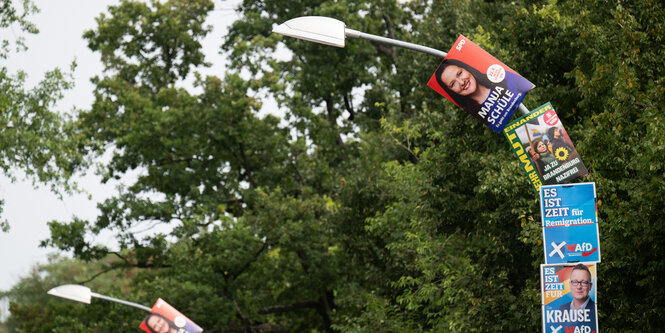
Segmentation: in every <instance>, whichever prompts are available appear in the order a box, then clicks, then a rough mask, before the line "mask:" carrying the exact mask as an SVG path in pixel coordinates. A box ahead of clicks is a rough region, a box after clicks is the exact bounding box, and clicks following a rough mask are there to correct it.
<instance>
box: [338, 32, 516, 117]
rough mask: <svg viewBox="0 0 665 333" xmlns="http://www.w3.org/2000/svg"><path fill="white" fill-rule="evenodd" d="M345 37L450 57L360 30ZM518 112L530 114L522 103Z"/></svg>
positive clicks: (419, 46) (425, 47) (429, 48)
mask: <svg viewBox="0 0 665 333" xmlns="http://www.w3.org/2000/svg"><path fill="white" fill-rule="evenodd" d="M344 35H346V37H351V38H362V39H367V40H370V41H374V42H379V43H383V44H388V45H394V46H398V47H402V48H405V49H409V50H414V51H418V52H423V53H427V54H430V55H433V56H437V57H439V58H445V57H446V55H448V53H446V52H443V51H439V50H437V49H433V48H431V47H427V46H422V45H418V44H413V43H408V42H403V41H401V40H396V39H392V38H386V37H381V36H377V35H372V34H368V33H364V32H360V31H358V30H353V29H349V28H344ZM518 110H519V111H520V113H522V114H523V115H525V114H527V113H529V109H527V108H526V106H524V104H522V103H520V105H519V107H518Z"/></svg>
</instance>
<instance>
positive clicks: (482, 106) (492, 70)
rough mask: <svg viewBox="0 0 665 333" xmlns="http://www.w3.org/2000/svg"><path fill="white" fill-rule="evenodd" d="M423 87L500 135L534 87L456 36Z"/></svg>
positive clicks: (491, 57)
mask: <svg viewBox="0 0 665 333" xmlns="http://www.w3.org/2000/svg"><path fill="white" fill-rule="evenodd" d="M427 85H428V86H429V87H430V88H432V89H434V90H436V91H437V92H438V93H439V94H441V95H443V96H444V97H445V98H447V99H449V100H450V101H451V102H453V103H455V105H457V106H459V107H461V108H462V109H464V110H466V111H467V112H468V113H470V114H471V115H473V116H474V117H476V119H478V120H479V121H480V122H482V123H483V124H485V125H487V126H488V127H489V128H491V129H492V130H493V131H494V132H496V133H500V132H501V130H502V129H503V128H504V127H505V126H506V124H507V123H508V121H509V120H510V117H511V116H512V115H513V113H514V112H515V109H517V108H518V107H519V105H520V103H522V100H523V99H524V96H525V95H526V93H527V92H529V90H531V89H533V87H534V84H533V83H531V82H529V81H528V80H527V79H525V78H523V77H521V76H520V75H519V74H517V72H515V71H514V70H512V69H510V67H508V66H506V65H504V64H503V63H502V62H501V61H499V60H497V59H496V58H494V57H493V56H492V55H491V54H489V53H487V52H486V51H485V50H483V49H481V48H480V47H479V46H478V45H476V44H474V43H473V42H472V41H470V40H469V39H468V38H466V37H464V36H462V35H460V36H459V38H457V41H456V42H455V44H454V45H453V47H452V48H451V49H450V51H448V55H447V56H446V57H445V58H444V59H443V61H442V62H441V64H440V65H439V67H438V68H437V69H436V72H435V73H434V74H433V75H432V77H431V78H430V80H429V82H428V83H427Z"/></svg>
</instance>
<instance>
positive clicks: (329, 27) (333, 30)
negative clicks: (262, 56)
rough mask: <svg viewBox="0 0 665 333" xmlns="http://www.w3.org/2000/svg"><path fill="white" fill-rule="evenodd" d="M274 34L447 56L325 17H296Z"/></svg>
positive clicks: (328, 43) (322, 42) (276, 29)
mask: <svg viewBox="0 0 665 333" xmlns="http://www.w3.org/2000/svg"><path fill="white" fill-rule="evenodd" d="M272 32H275V33H278V34H281V35H284V36H289V37H295V38H299V39H303V40H306V41H310V42H315V43H321V44H326V45H330V46H337V47H344V40H345V37H351V38H362V39H367V40H370V41H374V42H379V43H383V44H388V45H394V46H398V47H402V48H406V49H411V50H414V51H420V52H423V53H427V54H431V55H434V56H437V57H440V58H444V57H445V56H446V54H447V53H446V52H443V51H439V50H436V49H433V48H431V47H427V46H422V45H418V44H412V43H407V42H403V41H401V40H396V39H392V38H386V37H381V36H377V35H372V34H367V33H364V32H360V31H357V30H353V29H347V28H346V24H344V22H342V21H339V20H336V19H334V18H330V17H325V16H302V17H296V18H294V19H291V20H288V21H286V22H284V23H282V24H280V25H278V26H276V27H275V28H274V29H272Z"/></svg>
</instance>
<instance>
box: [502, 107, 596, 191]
mask: <svg viewBox="0 0 665 333" xmlns="http://www.w3.org/2000/svg"><path fill="white" fill-rule="evenodd" d="M503 133H504V135H505V136H506V139H508V142H509V143H510V146H511V147H512V148H513V152H514V153H515V156H517V159H518V160H519V161H520V164H521V166H522V169H523V170H524V171H525V172H526V174H527V176H528V177H529V182H530V183H531V185H533V187H534V188H535V189H536V191H538V188H539V187H540V186H541V185H543V184H545V185H551V184H565V183H569V182H570V181H572V180H573V179H575V178H578V177H583V176H586V175H588V174H589V172H588V171H587V169H586V167H585V166H584V163H582V158H581V157H580V154H579V153H578V152H577V149H575V145H573V142H572V141H571V140H570V137H568V133H567V132H566V129H565V128H564V127H563V124H562V123H561V121H560V120H559V117H558V116H557V114H556V111H555V110H554V108H553V107H552V104H551V103H549V102H547V103H545V104H543V105H541V106H540V107H538V108H537V109H535V110H533V111H531V112H529V113H528V114H526V115H524V116H522V117H520V118H519V119H517V120H515V121H514V122H512V123H510V124H508V125H507V126H506V127H505V128H504V129H503Z"/></svg>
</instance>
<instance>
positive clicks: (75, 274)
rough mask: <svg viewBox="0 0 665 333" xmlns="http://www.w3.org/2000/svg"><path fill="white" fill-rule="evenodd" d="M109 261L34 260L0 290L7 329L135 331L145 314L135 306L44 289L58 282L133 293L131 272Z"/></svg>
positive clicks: (126, 295) (124, 295) (127, 295)
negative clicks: (6, 303) (5, 303)
mask: <svg viewBox="0 0 665 333" xmlns="http://www.w3.org/2000/svg"><path fill="white" fill-rule="evenodd" d="M114 261H117V259H115V258H111V257H109V258H104V259H103V260H100V261H99V262H97V263H92V264H91V263H85V262H81V261H78V260H72V259H67V258H63V257H59V256H57V255H55V256H51V257H50V258H49V262H48V263H46V264H39V265H35V267H33V269H32V271H31V272H30V274H29V275H28V276H25V277H23V278H21V280H20V281H19V282H18V283H17V284H16V285H15V286H14V287H12V289H11V290H9V291H6V292H2V293H0V298H5V299H8V300H9V302H10V307H9V309H10V311H11V316H10V317H9V319H8V320H7V322H6V326H7V329H8V332H100V331H101V332H135V331H136V330H137V329H138V326H139V324H140V323H141V320H142V319H143V317H144V316H145V313H144V312H141V311H140V310H137V309H133V308H128V307H127V306H122V305H117V304H114V303H111V302H107V301H103V300H97V299H95V300H93V301H92V302H91V303H90V304H89V305H86V304H81V303H76V302H73V301H68V300H63V299H58V298H56V297H53V296H50V295H48V294H46V291H48V290H49V289H51V288H54V287H56V286H59V285H63V284H70V283H81V284H86V285H87V286H89V287H90V288H91V289H92V290H93V291H94V292H96V293H100V294H103V295H109V296H112V297H118V298H122V299H128V298H131V297H133V296H135V295H136V294H137V293H139V291H137V290H135V289H133V288H132V286H131V283H130V281H131V276H132V274H133V272H132V271H127V272H109V271H108V270H107V269H106V267H107V266H108V265H112V264H113V262H114Z"/></svg>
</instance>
